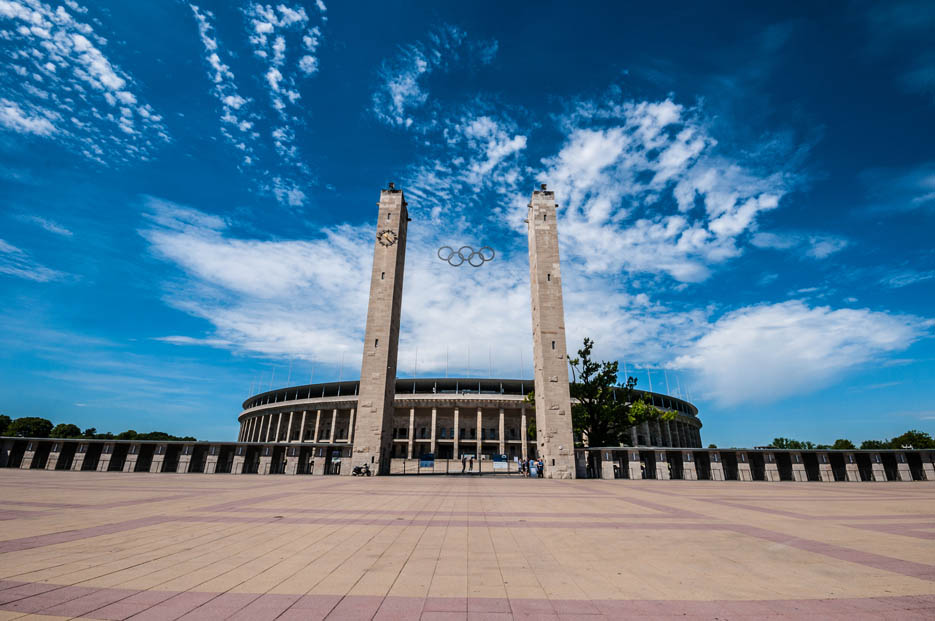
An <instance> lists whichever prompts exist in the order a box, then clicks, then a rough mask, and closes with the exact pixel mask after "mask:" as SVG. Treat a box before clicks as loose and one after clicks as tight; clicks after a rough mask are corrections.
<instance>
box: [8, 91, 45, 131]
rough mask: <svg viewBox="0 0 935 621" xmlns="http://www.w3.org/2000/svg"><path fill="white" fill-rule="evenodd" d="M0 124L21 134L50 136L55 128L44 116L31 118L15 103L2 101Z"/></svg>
mask: <svg viewBox="0 0 935 621" xmlns="http://www.w3.org/2000/svg"><path fill="white" fill-rule="evenodd" d="M0 124H2V125H3V126H4V127H6V128H7V129H12V130H13V131H15V132H18V133H20V134H37V135H39V136H48V135H50V134H52V133H54V132H55V126H54V125H53V124H52V122H51V121H50V120H49V119H47V118H46V117H44V116H38V115H37V116H30V115H29V114H27V113H26V112H24V111H23V109H22V108H20V107H19V104H17V103H16V102H15V101H10V100H8V99H0Z"/></svg>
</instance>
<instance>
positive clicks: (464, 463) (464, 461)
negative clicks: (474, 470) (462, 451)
mask: <svg viewBox="0 0 935 621" xmlns="http://www.w3.org/2000/svg"><path fill="white" fill-rule="evenodd" d="M465 468H467V457H466V456H465V455H462V456H461V474H464V469H465Z"/></svg>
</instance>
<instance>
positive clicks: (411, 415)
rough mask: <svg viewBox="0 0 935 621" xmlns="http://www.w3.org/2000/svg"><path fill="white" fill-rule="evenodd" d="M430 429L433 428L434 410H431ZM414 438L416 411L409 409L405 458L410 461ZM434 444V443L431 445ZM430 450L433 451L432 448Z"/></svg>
mask: <svg viewBox="0 0 935 621" xmlns="http://www.w3.org/2000/svg"><path fill="white" fill-rule="evenodd" d="M432 427H433V428H434V427H435V408H432ZM415 437H416V409H415V408H409V442H408V446H407V450H406V457H407V458H408V459H412V445H413V444H415ZM432 444H434V442H433V443H432ZM432 450H435V448H434V447H432Z"/></svg>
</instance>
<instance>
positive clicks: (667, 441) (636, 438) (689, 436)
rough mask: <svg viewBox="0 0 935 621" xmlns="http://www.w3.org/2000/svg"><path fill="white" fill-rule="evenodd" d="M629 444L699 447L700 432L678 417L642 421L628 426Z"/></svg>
mask: <svg viewBox="0 0 935 621" xmlns="http://www.w3.org/2000/svg"><path fill="white" fill-rule="evenodd" d="M630 445H631V446H664V447H673V448H701V433H700V432H699V431H698V428H697V427H696V426H695V425H692V424H690V423H687V422H685V421H681V420H678V418H676V419H673V420H654V421H644V422H643V423H641V424H639V425H635V426H633V427H631V428H630Z"/></svg>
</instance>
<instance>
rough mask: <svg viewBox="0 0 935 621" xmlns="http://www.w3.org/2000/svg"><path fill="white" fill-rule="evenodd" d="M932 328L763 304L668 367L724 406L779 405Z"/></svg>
mask: <svg viewBox="0 0 935 621" xmlns="http://www.w3.org/2000/svg"><path fill="white" fill-rule="evenodd" d="M932 325H933V322H930V321H924V320H922V319H920V318H918V317H914V316H910V315H892V314H888V313H883V312H877V311H871V310H868V309H837V310H835V309H832V308H830V307H827V306H819V307H809V306H806V305H805V304H804V303H802V302H800V301H795V300H793V301H789V302H783V303H779V304H763V305H758V306H751V307H746V308H741V309H738V310H736V311H733V312H730V313H728V314H726V315H725V316H723V317H721V318H720V319H719V320H718V321H716V322H715V323H714V324H713V325H712V326H711V328H710V330H709V331H708V332H707V333H706V334H705V335H704V336H702V337H701V338H700V339H698V340H697V342H695V343H694V344H693V345H692V346H691V347H690V348H689V351H688V353H686V354H684V355H681V356H678V357H677V358H676V359H675V360H674V362H673V363H672V364H671V367H673V368H677V369H688V370H692V371H694V372H695V373H696V374H697V376H698V377H699V378H700V381H701V383H702V384H703V385H704V386H705V387H706V391H707V393H708V396H709V397H711V398H713V399H715V400H716V401H717V402H719V403H720V404H722V405H726V406H732V405H738V404H741V403H751V402H771V401H779V400H781V399H784V398H787V397H789V396H791V395H796V394H804V393H808V392H811V391H814V390H817V389H819V388H822V387H824V386H828V385H830V384H832V383H833V382H834V381H836V380H838V379H840V378H841V377H842V376H843V375H844V374H846V373H847V372H849V371H852V370H854V369H855V368H858V367H861V366H864V365H866V364H868V363H871V362H873V361H874V360H877V359H879V358H881V357H883V356H885V355H886V354H888V353H891V352H895V351H899V350H902V349H905V348H906V347H908V346H909V345H910V344H911V343H913V342H914V341H915V340H917V339H918V338H920V337H921V336H922V334H923V333H924V332H925V331H927V330H928V329H930V328H931V326H932Z"/></svg>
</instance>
